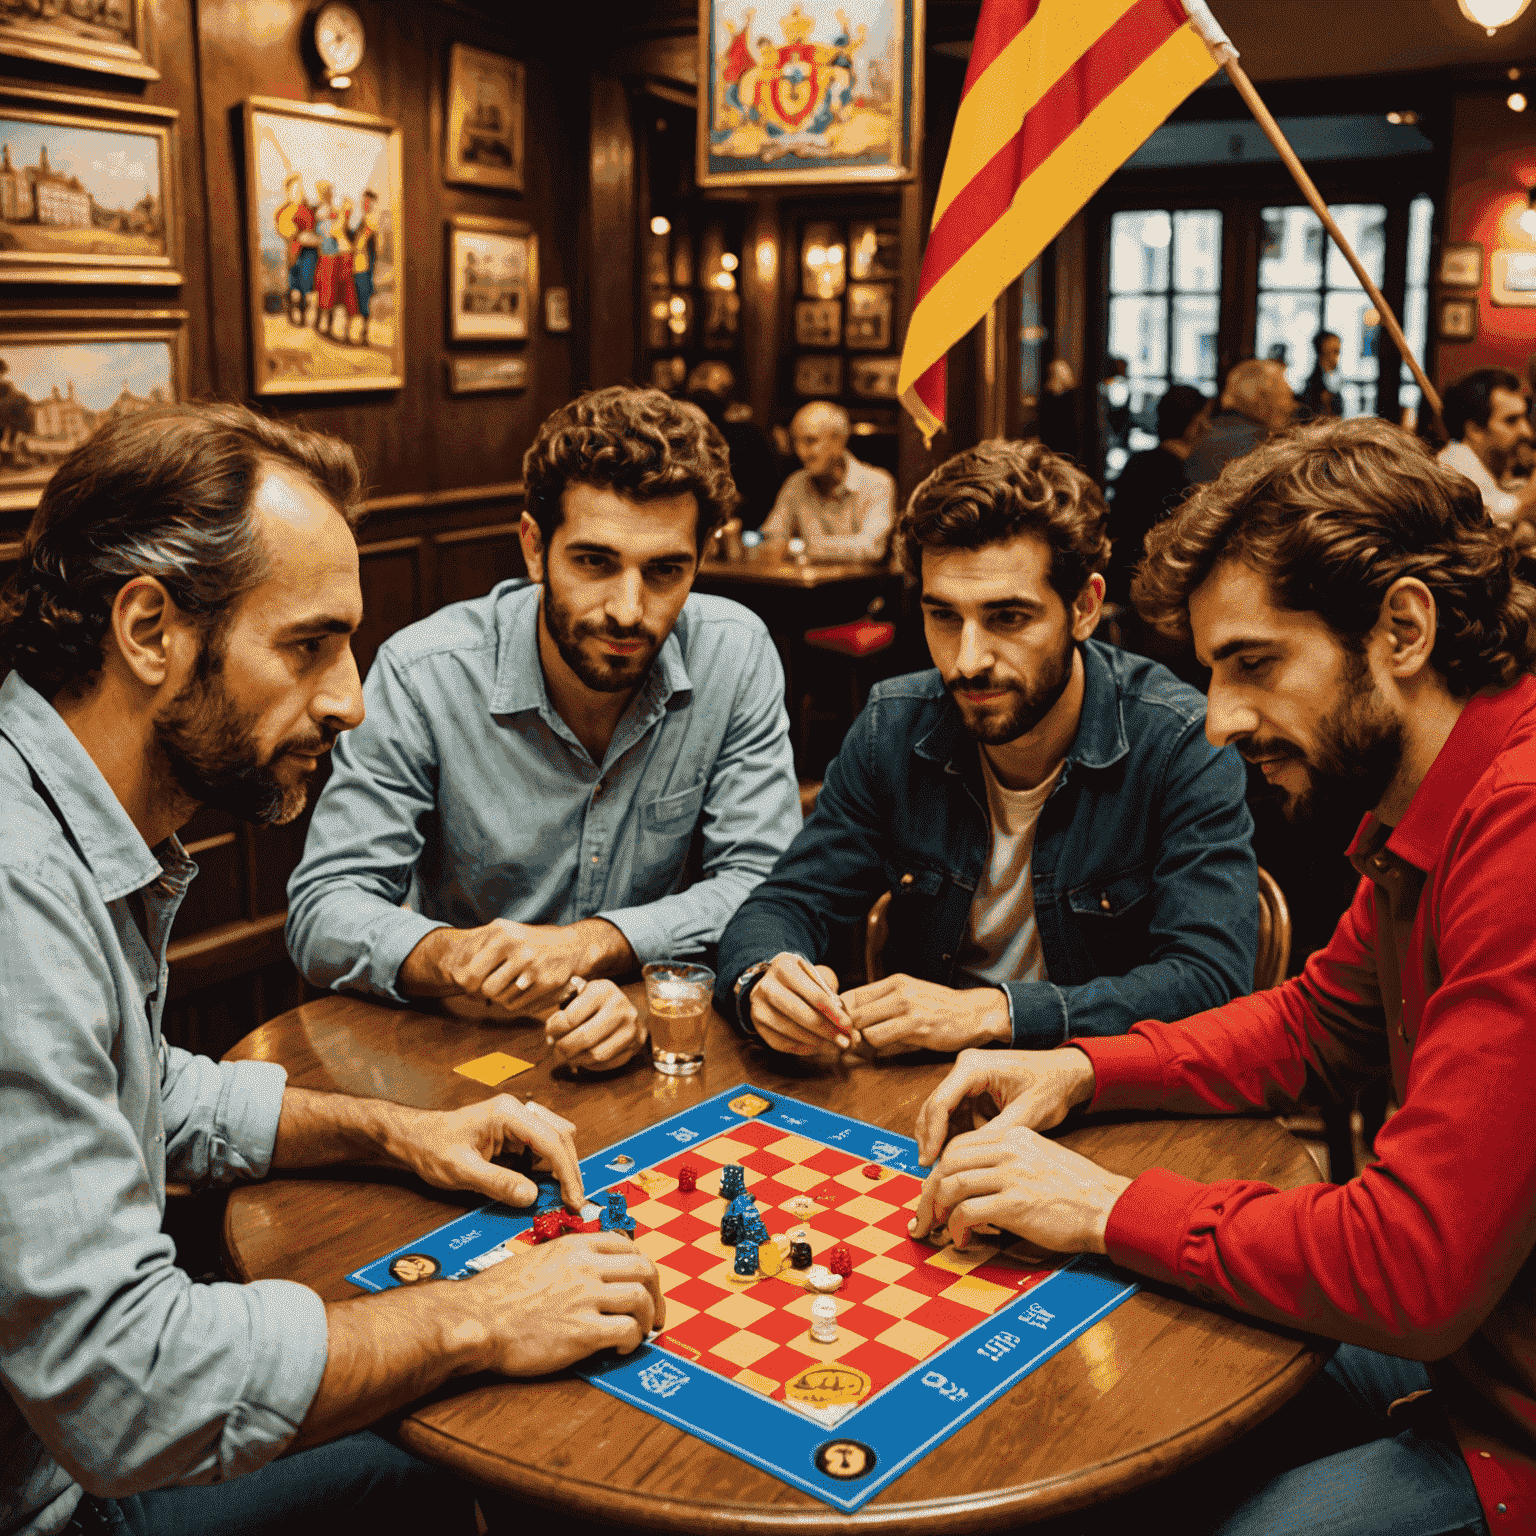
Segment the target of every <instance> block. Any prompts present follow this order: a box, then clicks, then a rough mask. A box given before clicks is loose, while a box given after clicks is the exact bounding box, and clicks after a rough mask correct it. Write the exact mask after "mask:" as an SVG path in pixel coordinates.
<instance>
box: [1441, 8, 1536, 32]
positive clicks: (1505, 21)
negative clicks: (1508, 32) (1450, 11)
mask: <svg viewBox="0 0 1536 1536" xmlns="http://www.w3.org/2000/svg"><path fill="white" fill-rule="evenodd" d="M1530 3H1531V0H1456V4H1457V5H1459V6H1460V7H1461V14H1462V15H1463V16H1465V17H1466V18H1467V20H1468V21H1470V22H1472V23H1474V24H1475V25H1476V26H1479V27H1481V28H1482V29H1483V30H1484V31H1485V32H1486V33H1487V34H1488V36H1489V37H1492V36H1493V34H1494V33H1495V32H1497V31H1498V30H1499V28H1500V27H1507V26H1508V25H1509V24H1510V22H1512V21H1517V20H1519V18H1520V16H1521V14H1522V13H1523V12H1524V10H1525V8H1526V6H1528V5H1529V4H1530Z"/></svg>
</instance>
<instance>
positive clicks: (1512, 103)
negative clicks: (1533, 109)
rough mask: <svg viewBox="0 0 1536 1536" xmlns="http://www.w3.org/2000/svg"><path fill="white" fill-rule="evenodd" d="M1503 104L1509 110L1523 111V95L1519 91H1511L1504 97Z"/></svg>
mask: <svg viewBox="0 0 1536 1536" xmlns="http://www.w3.org/2000/svg"><path fill="white" fill-rule="evenodd" d="M1504 105H1505V106H1506V107H1508V108H1509V110H1510V111H1511V112H1524V111H1525V97H1524V96H1522V95H1521V94H1520V92H1519V91H1511V92H1510V93H1509V95H1508V96H1507V97H1505V99H1504Z"/></svg>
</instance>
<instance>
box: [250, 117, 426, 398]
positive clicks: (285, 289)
mask: <svg viewBox="0 0 1536 1536" xmlns="http://www.w3.org/2000/svg"><path fill="white" fill-rule="evenodd" d="M245 164H246V182H247V191H246V197H247V203H248V207H247V220H246V223H247V227H248V230H249V254H250V275H249V287H250V307H251V370H252V374H253V378H252V388H253V389H254V391H255V393H256V394H258V395H300V394H332V393H338V392H352V391H357V390H378V389H398V388H399V387H400V386H401V384H402V383H403V382H404V377H405V347H404V325H403V319H404V313H405V246H404V242H403V240H401V239H400V231H402V230H403V229H404V228H405V220H404V213H403V206H402V201H403V199H402V182H401V139H400V130H399V128H398V127H397V126H396V125H395V124H394V123H392V122H390V121H388V120H387V119H386V118H381V117H372V116H369V115H368V114H366V113H362V112H348V111H343V110H342V109H340V108H338V107H330V106H326V107H313V106H309V105H307V104H306V103H304V102H298V101H283V100H279V99H277V98H274V97H267V96H253V97H251V98H250V99H249V100H247V101H246V103H245Z"/></svg>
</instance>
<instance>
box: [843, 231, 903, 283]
mask: <svg viewBox="0 0 1536 1536" xmlns="http://www.w3.org/2000/svg"><path fill="white" fill-rule="evenodd" d="M848 275H849V276H850V277H851V278H853V279H854V280H855V281H856V282H860V283H864V282H879V281H882V280H883V281H886V282H895V281H896V280H897V279H899V278H900V277H901V225H900V223H899V222H898V221H897V220H895V219H868V220H865V221H863V222H861V223H856V224H851V225H849V227H848Z"/></svg>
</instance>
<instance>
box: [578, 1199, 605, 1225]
mask: <svg viewBox="0 0 1536 1536" xmlns="http://www.w3.org/2000/svg"><path fill="white" fill-rule="evenodd" d="M605 1210H607V1206H604V1205H593V1204H592V1202H591V1201H590V1200H588V1201H587V1203H586V1204H585V1205H584V1206H582V1208H581V1219H582V1220H583V1221H596V1220H597V1218H598V1217H599V1216H601V1215H602V1214H603V1212H604V1211H605Z"/></svg>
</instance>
